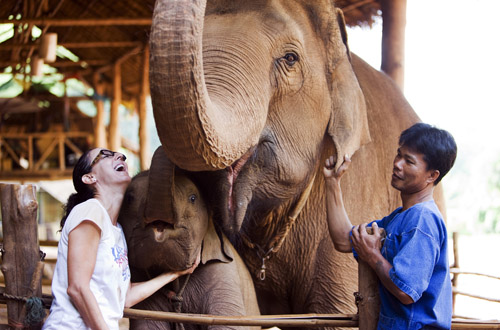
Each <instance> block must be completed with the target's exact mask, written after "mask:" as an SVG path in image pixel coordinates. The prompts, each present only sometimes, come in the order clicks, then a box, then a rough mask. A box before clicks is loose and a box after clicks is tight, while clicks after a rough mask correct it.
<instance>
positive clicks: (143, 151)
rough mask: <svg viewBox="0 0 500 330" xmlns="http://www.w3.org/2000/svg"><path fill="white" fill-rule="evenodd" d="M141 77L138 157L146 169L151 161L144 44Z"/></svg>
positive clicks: (147, 77)
mask: <svg viewBox="0 0 500 330" xmlns="http://www.w3.org/2000/svg"><path fill="white" fill-rule="evenodd" d="M141 76H142V79H141V85H140V93H139V111H138V112H139V159H140V164H141V170H142V171H144V170H147V169H148V168H149V165H150V163H151V152H150V147H149V131H148V118H147V102H146V100H147V96H148V95H149V47H148V45H145V46H144V54H143V56H142V75H141Z"/></svg>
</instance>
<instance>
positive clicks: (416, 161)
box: [323, 123, 457, 330]
mask: <svg viewBox="0 0 500 330" xmlns="http://www.w3.org/2000/svg"><path fill="white" fill-rule="evenodd" d="M456 154H457V146H456V143H455V140H454V139H453V137H452V136H451V135H450V134H449V133H448V132H446V131H444V130H440V129H438V128H435V127H432V126H430V125H428V124H424V123H418V124H415V125H413V126H412V127H410V128H409V129H407V130H405V131H403V132H402V133H401V136H400V138H399V148H398V151H397V155H396V157H395V158H394V163H393V173H392V179H391V185H392V186H393V187H394V188H395V189H397V190H398V191H399V192H400V195H401V200H402V204H403V206H402V207H399V208H397V209H396V210H394V211H393V212H392V213H391V214H390V215H388V216H386V217H384V218H383V219H382V220H378V221H374V222H372V223H371V224H362V225H359V226H355V227H353V226H352V224H351V221H350V220H349V217H348V216H347V213H346V211H345V208H344V205H343V201H342V190H341V188H340V179H341V177H342V175H343V174H344V173H345V171H346V170H347V168H348V167H349V164H350V162H351V160H350V159H349V157H348V156H347V155H346V156H345V157H344V163H343V164H342V165H341V166H340V167H339V169H338V170H337V171H335V170H334V167H333V166H334V157H329V158H328V159H327V160H326V162H325V167H324V170H323V172H324V176H325V182H326V201H327V214H328V227H329V231H330V236H331V238H332V241H333V243H334V245H335V248H336V249H337V250H338V251H341V252H351V251H353V252H354V253H355V254H357V256H358V257H359V258H361V259H362V260H364V261H365V262H367V263H368V265H370V267H372V268H373V269H374V271H375V272H376V274H377V276H378V278H379V280H380V298H381V309H380V315H379V322H378V329H398V330H399V329H415V330H417V329H450V328H451V315H452V292H451V281H450V275H449V264H448V252H447V251H448V249H447V245H448V241H447V232H446V226H445V224H444V221H443V217H442V215H441V213H440V212H439V210H438V208H437V206H436V204H435V203H434V200H433V197H432V194H433V191H434V187H435V186H436V184H438V183H439V181H441V179H442V178H443V176H444V175H446V173H448V171H449V170H450V169H451V168H452V166H453V164H454V162H455V158H456ZM367 225H368V226H370V225H371V226H372V227H373V229H374V230H373V231H374V234H373V235H368V233H367V231H366V227H367ZM379 227H380V228H384V229H385V231H386V233H387V237H386V238H385V240H384V242H382V239H381V236H380V234H379V231H378V228H379Z"/></svg>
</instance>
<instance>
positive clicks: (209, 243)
mask: <svg viewBox="0 0 500 330" xmlns="http://www.w3.org/2000/svg"><path fill="white" fill-rule="evenodd" d="M227 244H231V243H229V241H228V240H227V239H224V237H223V236H222V234H221V235H219V234H218V233H217V231H216V230H215V226H214V223H213V221H212V219H211V218H210V219H209V220H208V228H207V233H206V234H205V237H204V238H203V247H202V251H201V263H202V264H203V265H204V264H206V263H207V262H209V261H211V260H216V261H220V262H225V263H228V262H231V261H233V259H234V256H233V254H232V252H231V249H230V248H229V247H228V246H227Z"/></svg>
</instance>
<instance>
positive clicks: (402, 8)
mask: <svg viewBox="0 0 500 330" xmlns="http://www.w3.org/2000/svg"><path fill="white" fill-rule="evenodd" d="M381 8H382V18H383V23H382V65H381V69H382V71H384V72H385V73H387V75H388V76H389V77H391V78H392V79H393V80H394V81H395V82H396V84H397V85H398V86H399V88H401V90H403V89H404V62H405V28H406V0H382V1H381Z"/></svg>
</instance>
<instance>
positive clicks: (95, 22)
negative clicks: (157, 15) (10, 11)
mask: <svg viewBox="0 0 500 330" xmlns="http://www.w3.org/2000/svg"><path fill="white" fill-rule="evenodd" d="M151 22H152V18H151V17H138V18H128V17H115V18H23V19H19V20H10V19H1V20H0V24H33V25H38V26H47V25H50V26H112V25H122V26H123V25H132V26H140V25H146V26H147V25H151Z"/></svg>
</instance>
